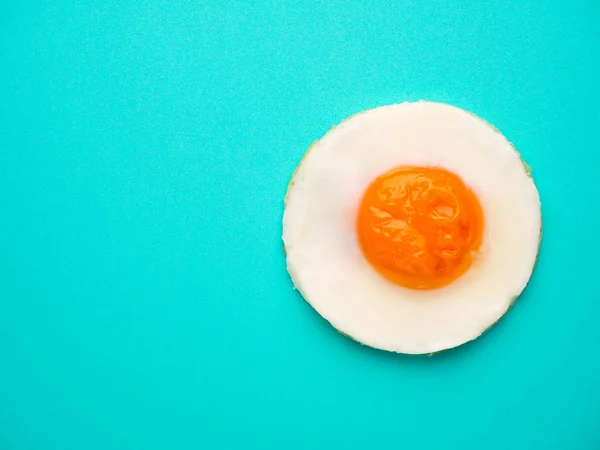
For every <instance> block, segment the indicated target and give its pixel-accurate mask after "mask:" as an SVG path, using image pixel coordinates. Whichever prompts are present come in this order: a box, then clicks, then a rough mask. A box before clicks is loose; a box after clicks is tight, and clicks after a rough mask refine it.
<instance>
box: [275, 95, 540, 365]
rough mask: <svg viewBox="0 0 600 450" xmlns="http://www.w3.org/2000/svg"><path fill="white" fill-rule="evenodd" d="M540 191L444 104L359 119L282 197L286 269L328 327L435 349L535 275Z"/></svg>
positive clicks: (324, 147) (469, 335) (456, 340)
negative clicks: (283, 200) (283, 198)
mask: <svg viewBox="0 0 600 450" xmlns="http://www.w3.org/2000/svg"><path fill="white" fill-rule="evenodd" d="M540 239H541V213H540V199H539V195H538V192H537V189H536V187H535V185H534V183H533V180H532V178H531V176H530V173H529V169H528V168H527V166H526V165H525V164H524V163H523V161H522V160H521V158H520V155H519V154H518V153H517V152H516V151H515V149H514V148H513V146H512V145H511V144H510V143H509V142H508V141H507V139H506V138H505V137H504V136H502V134H500V132H498V130H496V129H495V128H493V127H492V126H491V125H489V124H488V123H486V122H485V121H483V120H482V119H479V118H478V117H476V116H474V115H473V114H471V113H468V112H466V111H464V110H461V109H458V108H455V107H453V106H449V105H445V104H441V103H431V102H417V103H402V104H397V105H391V106H384V107H380V108H376V109H373V110H370V111H366V112H363V113H361V114H357V115H355V116H353V117H351V118H349V119H347V120H345V121H344V122H342V123H341V124H340V125H339V126H337V127H335V128H333V129H332V130H331V131H329V132H328V133H327V134H326V135H325V136H324V137H323V138H322V139H320V140H319V141H318V142H316V143H315V144H313V146H312V147H311V148H310V149H309V151H308V152H307V153H306V155H305V157H304V158H303V160H302V162H301V163H300V165H299V166H298V168H297V169H296V171H295V173H294V175H293V177H292V180H291V182H290V185H289V188H288V192H287V195H286V200H285V212H284V217H283V241H284V245H285V249H286V261H287V267H288V271H289V273H290V275H291V277H292V280H293V282H294V285H295V287H296V288H297V289H298V290H299V291H300V292H301V294H302V295H303V296H304V298H305V299H306V300H307V301H308V302H309V303H310V304H311V305H312V306H313V307H314V308H315V309H316V310H317V311H318V312H319V314H321V315H322V316H323V317H324V318H325V319H326V320H328V321H329V322H330V323H331V324H332V325H333V326H334V327H335V328H336V329H337V330H339V331H340V332H342V333H343V334H345V335H348V336H350V337H352V338H353V339H355V340H357V341H359V342H361V343H363V344H366V345H369V346H372V347H376V348H379V349H383V350H389V351H394V352H400V353H413V354H418V353H432V352H437V351H440V350H444V349H448V348H452V347H456V346H458V345H461V344H463V343H465V342H468V341H470V340H472V339H475V338H476V337H478V336H479V335H480V334H481V333H483V332H484V331H485V330H486V329H487V328H489V327H490V326H491V325H492V324H494V323H495V322H496V321H497V320H498V319H500V317H502V315H503V314H504V313H505V312H506V311H507V310H508V308H509V307H510V306H511V305H512V303H513V302H514V301H515V299H516V298H517V297H518V296H519V294H520V293H521V292H522V291H523V289H524V288H525V286H526V284H527V282H528V281H529V278H530V276H531V274H532V272H533V269H534V266H535V262H536V259H537V254H538V249H539V244H540Z"/></svg>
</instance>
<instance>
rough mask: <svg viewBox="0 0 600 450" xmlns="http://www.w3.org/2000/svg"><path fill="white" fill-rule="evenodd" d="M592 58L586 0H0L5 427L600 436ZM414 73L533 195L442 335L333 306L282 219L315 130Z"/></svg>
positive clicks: (501, 443) (396, 94) (39, 434)
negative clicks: (436, 349)
mask: <svg viewBox="0 0 600 450" xmlns="http://www.w3.org/2000/svg"><path fill="white" fill-rule="evenodd" d="M599 77H600V4H598V2H596V1H593V0H589V1H587V2H586V1H582V0H569V1H567V0H564V1H553V0H545V1H536V2H528V1H519V2H511V1H506V0H502V1H500V0H498V1H476V0H466V1H458V0H456V1H442V0H438V1H425V0H421V1H410V2H409V1H405V2H386V3H384V2H375V1H370V2H368V1H363V2H353V1H351V2H347V1H328V2H325V1H302V0H300V1H289V2H280V1H275V0H273V1H265V0H263V1H254V2H242V1H236V2H232V1H216V0H215V1H190V0H183V1H179V2H174V1H173V2H168V1H161V0H141V1H132V2H127V1H116V0H107V1H102V2H100V1H98V2H94V1H92V2H85V1H80V0H75V1H66V0H56V1H49V0H48V1H28V2H17V1H11V0H0V193H1V194H0V200H1V203H0V255H1V260H0V264H1V266H0V449H1V450H82V449H85V450H97V449H110V450H121V449H123V450H158V449H168V450H180V449H181V450H187V449H236V448H242V449H243V448H260V449H305V448H315V449H342V448H343V449H359V448H360V449H365V448H397V449H426V450H428V449H461V450H471V449H473V450H474V449H477V450H480V449H490V450H495V449H507V448H510V449H517V450H519V449H528V450H531V449H533V450H536V449H543V450H559V449H568V450H583V449H586V450H587V449H590V450H591V449H599V448H600V382H599V381H600V357H599V350H598V349H599V347H600V326H599V325H598V323H599V319H598V317H599V316H600V280H599V277H598V257H597V253H598V231H597V228H598V220H599V219H600V214H599V212H598V211H599V210H598V206H597V203H598V195H599V194H600V181H599V178H598V163H599V157H598V154H599V153H598V152H599V149H598V130H599V129H600V113H599V112H598V104H599V102H600V90H599V88H598V79H599ZM417 99H428V100H434V101H443V102H448V103H451V104H454V105H456V106H459V107H461V108H465V109H467V110H470V111H472V112H474V113H476V114H478V115H480V116H481V117H483V118H485V119H486V120H488V121H489V122H491V123H492V124H494V125H495V126H497V127H498V128H499V129H500V130H501V131H502V132H503V133H504V134H505V135H506V136H507V137H508V138H509V139H510V140H511V141H513V142H514V143H515V145H516V147H517V148H518V149H519V150H520V151H521V152H522V154H523V156H524V158H525V159H526V160H527V162H528V163H529V164H530V165H531V166H532V167H533V172H534V177H535V180H536V182H537V185H538V188H539V191H540V194H541V198H542V202H543V216H544V242H543V246H542V252H541V258H540V261H539V265H538V268H537V271H536V272H535V274H534V276H533V278H532V281H531V284H530V286H529V287H528V289H527V291H526V293H525V294H524V295H523V296H522V297H521V299H520V300H519V301H518V302H517V304H516V305H515V307H514V308H513V309H512V310H511V311H510V313H509V314H508V315H507V316H506V318H505V319H504V320H503V321H501V322H500V323H499V324H498V326H497V327H495V328H493V329H492V330H491V331H490V332H489V333H487V334H486V335H484V336H483V337H482V338H481V339H479V340H477V341H475V342H473V343H471V344H468V345H466V346H464V347H461V348H459V349H457V350H454V351H450V352H446V353H442V354H439V355H436V356H434V357H431V358H427V357H406V356H399V355H393V354H388V353H383V352H379V351H374V350H371V349H368V348H365V347H361V346H360V345H358V344H356V343H354V342H352V341H350V340H348V339H346V338H344V337H343V336H341V335H339V334H338V333H336V332H335V331H334V330H332V329H331V328H330V327H329V326H328V325H327V323H326V322H325V321H324V320H322V319H321V318H320V317H319V316H318V315H317V314H316V313H315V312H314V311H313V310H312V309H311V308H310V307H309V306H308V305H307V304H306V303H305V302H303V301H302V299H301V298H300V296H299V295H298V294H297V293H295V292H294V291H293V290H292V285H291V283H290V281H289V278H288V276H287V273H286V271H285V265H284V256H283V251H282V243H281V240H280V236H281V216H282V212H283V204H282V198H283V195H284V193H285V190H286V186H287V182H288V180H289V178H290V176H291V174H292V172H293V170H294V168H295V166H296V164H297V163H298V162H299V160H300V158H301V157H302V154H303V153H304V151H305V149H306V148H307V147H308V146H309V144H310V143H311V142H312V141H313V140H315V139H317V138H319V137H320V136H321V135H322V134H323V133H324V132H325V131H326V130H327V129H328V128H329V127H331V126H332V125H333V124H335V123H338V122H340V121H341V120H342V119H343V118H345V117H347V116H349V115H351V114H353V113H355V112H358V111H361V110H364V109H367V108H372V107H375V106H378V105H383V104H389V103H394V102H399V101H404V100H417Z"/></svg>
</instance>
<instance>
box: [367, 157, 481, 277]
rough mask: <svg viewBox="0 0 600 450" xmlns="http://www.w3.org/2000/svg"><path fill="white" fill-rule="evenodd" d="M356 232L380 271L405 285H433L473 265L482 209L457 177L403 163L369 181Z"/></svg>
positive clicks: (479, 242) (472, 194)
mask: <svg viewBox="0 0 600 450" xmlns="http://www.w3.org/2000/svg"><path fill="white" fill-rule="evenodd" d="M357 230H358V240H359V243H360V246H361V248H362V251H363V253H364V255H365V257H366V259H367V260H368V261H369V262H370V263H371V265H372V266H373V267H374V268H375V269H376V270H377V271H378V272H379V273H380V274H381V275H383V276H384V277H386V278H387V279H389V280H390V281H392V282H394V283H397V284H399V285H401V286H404V287H406V288H411V289H435V288H439V287H442V286H445V285H447V284H448V283H451V282H452V281H454V280H456V279H457V278H458V277H459V276H460V275H462V274H463V273H464V272H465V271H466V270H467V269H468V268H469V266H470V265H471V263H472V261H473V257H474V256H475V254H476V252H477V250H478V249H479V246H480V245H481V239H482V234H483V213H482V210H481V205H480V204H479V200H478V199H477V197H476V196H475V194H474V193H473V192H472V191H471V190H470V189H469V188H468V187H467V186H466V185H465V184H464V183H463V181H462V180H461V179H460V178H459V177H458V176H457V175H455V174H453V173H451V172H449V171H447V170H445V169H441V168H437V167H413V166H403V167H399V168H397V169H394V170H392V171H391V172H388V173H386V174H384V175H381V176H380V177H378V178H376V179H375V180H374V181H373V182H372V183H371V184H370V185H369V187H368V188H367V190H366V191H365V194H364V197H363V199H362V202H361V204H360V208H359V211H358V221H357Z"/></svg>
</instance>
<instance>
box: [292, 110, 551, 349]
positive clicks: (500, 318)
mask: <svg viewBox="0 0 600 450" xmlns="http://www.w3.org/2000/svg"><path fill="white" fill-rule="evenodd" d="M419 102H427V103H440V102H430V101H426V100H419V101H418V102H413V103H419ZM442 104H444V105H448V106H452V107H454V108H457V109H460V110H462V111H464V112H466V113H467V114H469V115H471V116H473V117H475V118H476V119H478V120H481V121H483V122H484V123H485V124H486V125H487V126H489V127H490V128H491V129H492V130H494V131H495V132H496V133H498V134H500V135H501V136H502V137H504V138H505V139H506V140H507V141H508V143H509V144H510V146H511V147H512V148H513V150H514V151H515V152H516V153H517V155H519V159H520V160H521V163H522V164H523V167H524V168H525V173H526V174H527V176H528V177H529V178H531V180H532V181H533V182H534V186H535V180H534V179H533V175H532V169H531V166H530V165H529V164H527V163H526V162H525V160H524V159H523V155H521V153H519V151H518V150H517V148H516V147H515V145H514V144H513V143H512V142H510V141H509V140H508V138H507V137H506V136H504V134H503V133H502V132H501V131H500V130H499V129H498V128H496V127H495V126H494V125H492V124H491V123H489V122H488V121H486V120H485V119H482V118H481V117H479V116H477V115H476V114H474V113H472V112H470V111H467V110H465V109H462V108H458V107H457V106H454V105H449V104H447V103H442ZM387 106H392V105H387ZM380 107H381V106H380ZM380 107H379V108H380ZM376 108H377V107H376ZM376 108H371V109H367V110H364V111H360V112H358V113H356V114H353V115H351V116H349V117H346V118H345V119H344V120H342V121H341V122H340V123H338V124H337V125H334V126H332V127H331V128H330V129H329V130H327V132H325V134H323V136H321V138H319V139H317V140H316V141H314V142H313V143H312V144H310V146H309V147H308V149H307V150H306V152H305V153H304V155H302V158H301V159H300V162H299V163H298V165H297V166H296V168H295V169H294V172H293V173H292V176H291V178H290V182H289V183H288V187H287V190H286V193H285V195H284V197H283V208H284V212H285V208H286V207H287V197H288V194H289V192H290V189H291V188H292V187H293V186H294V178H295V177H296V174H297V173H298V169H300V166H301V165H302V163H303V162H304V159H305V158H306V157H307V156H308V154H309V153H310V151H311V150H312V149H313V148H314V146H315V145H316V144H317V143H318V142H320V141H321V140H322V139H323V138H324V137H325V136H327V135H328V134H329V133H331V132H332V131H333V130H334V129H336V128H337V127H339V126H340V125H341V124H342V123H344V122H346V121H348V120H350V119H353V118H355V117H357V116H360V115H361V114H365V113H367V112H369V111H372V110H373V109H376ZM536 190H537V186H536ZM538 196H539V191H538ZM542 224H543V220H542V210H541V200H540V237H539V239H538V249H537V254H536V257H535V261H534V263H533V268H532V269H531V275H530V276H529V279H528V280H527V283H525V286H524V287H523V289H522V290H521V292H519V293H518V294H517V295H515V296H514V297H513V299H512V301H511V302H510V304H509V305H508V308H506V311H504V313H503V314H502V315H501V316H500V317H499V318H498V319H497V320H496V321H495V322H494V323H492V324H490V325H489V326H488V327H487V328H486V329H485V330H483V331H482V332H481V333H480V334H479V335H477V336H476V337H474V338H473V339H471V340H469V341H466V342H463V343H462V344H459V345H456V346H454V347H448V348H446V349H442V350H438V351H437V352H432V353H427V356H429V357H431V356H434V355H437V354H439V353H442V352H446V351H448V350H452V349H455V348H458V347H462V346H463V345H465V344H467V343H469V342H472V341H474V340H475V339H478V338H479V337H480V336H482V335H483V334H484V333H485V332H487V331H488V330H490V329H491V328H493V327H494V325H496V324H497V323H498V322H500V320H502V318H504V316H506V314H507V313H508V312H509V311H510V310H511V309H512V307H513V306H514V304H515V303H516V301H517V299H518V298H519V297H520V296H521V294H523V292H524V291H525V289H527V286H528V285H529V282H530V281H531V277H532V276H533V273H534V272H535V269H536V266H537V263H538V260H539V258H540V249H541V246H542V234H543V233H542V231H543V226H542ZM283 253H284V255H285V256H286V269H287V272H288V274H289V275H290V278H291V280H292V284H293V287H294V289H296V290H297V291H298V292H299V293H300V295H301V296H302V298H303V299H304V300H305V301H306V302H307V303H308V304H309V305H310V306H311V308H313V309H314V310H315V311H317V310H316V308H315V307H314V306H313V304H312V303H311V302H310V301H309V300H308V298H306V296H305V295H304V293H303V292H302V289H301V288H300V286H299V284H298V283H297V282H296V280H295V279H294V274H293V273H292V272H291V271H290V268H289V266H288V265H287V251H286V248H285V242H283ZM317 314H319V316H321V317H323V316H322V315H321V314H320V313H319V312H318V311H317ZM323 319H325V321H327V322H328V323H329V324H330V325H331V326H332V327H333V329H334V330H335V331H337V332H338V333H340V334H341V335H342V336H345V337H347V338H349V339H351V340H353V341H355V342H358V343H359V344H360V345H362V346H365V347H370V348H374V349H375V350H379V351H384V352H389V353H398V354H403V355H412V356H418V355H425V354H426V353H415V354H413V353H402V352H396V351H393V350H386V349H382V348H379V347H372V346H370V345H368V344H365V343H364V342H361V341H360V340H358V339H356V338H355V337H354V336H351V335H349V334H347V333H344V332H343V331H342V330H339V329H338V328H336V327H335V325H333V324H332V323H331V322H330V321H329V320H328V319H327V318H326V317H323Z"/></svg>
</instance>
